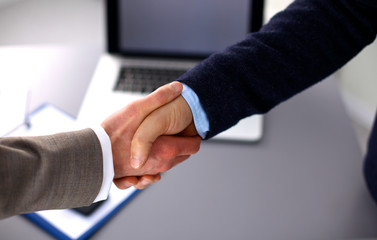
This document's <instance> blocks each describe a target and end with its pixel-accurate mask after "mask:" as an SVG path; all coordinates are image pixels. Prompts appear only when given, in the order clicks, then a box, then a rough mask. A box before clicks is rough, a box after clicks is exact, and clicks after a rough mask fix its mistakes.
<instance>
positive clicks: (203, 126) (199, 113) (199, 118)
mask: <svg viewBox="0 0 377 240" xmlns="http://www.w3.org/2000/svg"><path fill="white" fill-rule="evenodd" d="M182 85H183V90H182V97H183V98H184V99H185V100H186V102H187V104H188V105H189V106H190V109H191V112H192V115H193V118H194V124H195V128H196V131H197V132H198V134H199V136H200V137H201V138H203V139H204V138H205V137H206V136H207V133H208V131H209V121H208V118H207V114H206V112H205V111H204V109H203V107H202V105H201V104H200V101H199V98H198V95H196V93H195V92H194V90H192V89H191V88H190V87H189V86H187V85H186V84H184V83H182Z"/></svg>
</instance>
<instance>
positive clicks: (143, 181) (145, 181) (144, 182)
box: [141, 179, 151, 186]
mask: <svg viewBox="0 0 377 240" xmlns="http://www.w3.org/2000/svg"><path fill="white" fill-rule="evenodd" d="M141 184H142V185H144V186H146V185H149V184H151V182H150V181H148V180H145V179H143V180H141Z"/></svg>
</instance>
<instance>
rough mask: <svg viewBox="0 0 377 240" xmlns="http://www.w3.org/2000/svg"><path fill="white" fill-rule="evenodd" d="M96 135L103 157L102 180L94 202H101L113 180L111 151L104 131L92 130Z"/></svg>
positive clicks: (96, 128)
mask: <svg viewBox="0 0 377 240" xmlns="http://www.w3.org/2000/svg"><path fill="white" fill-rule="evenodd" d="M92 129H93V131H94V132H95V133H96V135H97V137H98V140H99V141H100V143H101V148H102V156H103V179H102V186H101V189H100V191H99V193H98V195H97V197H96V199H95V200H94V202H98V201H102V200H105V199H107V197H108V195H109V192H110V188H111V185H112V182H113V179H114V166H113V154H112V151H111V142H110V138H109V136H108V135H107V133H106V132H105V130H104V129H103V128H102V127H100V126H98V127H95V128H92Z"/></svg>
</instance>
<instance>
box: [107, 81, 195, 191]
mask: <svg viewBox="0 0 377 240" xmlns="http://www.w3.org/2000/svg"><path fill="white" fill-rule="evenodd" d="M181 91H182V84H181V83H179V82H173V83H171V84H168V85H165V86H163V87H161V88H159V89H157V90H156V91H155V92H153V93H152V94H150V95H148V96H147V97H145V98H142V99H140V100H138V101H135V102H133V103H131V104H129V105H127V106H126V107H125V108H123V109H121V110H119V111H118V112H116V113H114V114H112V115H111V116H110V117H109V118H107V119H106V120H105V121H104V122H103V123H102V124H101V126H102V127H103V128H104V129H105V131H106V133H107V134H108V136H109V137H110V141H111V145H112V152H113V162H114V173H115V176H114V183H115V184H116V185H117V187H118V188H122V189H125V188H128V187H130V186H135V187H136V188H139V189H142V188H144V187H146V186H148V185H149V184H151V183H153V182H156V181H158V180H159V179H160V178H161V176H160V174H159V173H161V172H164V171H167V170H168V169H170V168H172V167H173V166H175V165H176V164H178V163H180V162H182V161H184V160H185V159H187V158H188V157H189V156H190V155H191V154H193V153H196V152H197V151H198V150H199V146H200V138H199V137H191V138H183V137H174V136H161V137H160V138H158V139H157V140H156V141H155V144H154V145H153V147H152V149H151V150H152V151H151V154H150V159H149V161H148V164H146V165H145V167H144V168H142V169H137V170H135V169H134V168H131V165H130V156H131V155H130V147H131V140H132V137H133V135H134V133H135V132H136V130H137V128H138V127H139V125H140V124H141V123H142V122H143V120H144V119H145V118H146V117H147V116H148V115H149V114H150V113H151V112H153V111H154V110H156V109H158V108H159V107H161V106H163V105H165V104H167V103H169V102H171V101H172V100H173V99H175V98H177V97H178V96H179V95H180V94H181ZM157 127H158V125H156V128H157Z"/></svg>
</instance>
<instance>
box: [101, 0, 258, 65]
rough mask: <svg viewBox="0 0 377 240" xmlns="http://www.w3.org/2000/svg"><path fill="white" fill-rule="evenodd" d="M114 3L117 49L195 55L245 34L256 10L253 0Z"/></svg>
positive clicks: (206, 53) (123, 0) (130, 52)
mask: <svg viewBox="0 0 377 240" xmlns="http://www.w3.org/2000/svg"><path fill="white" fill-rule="evenodd" d="M111 1H113V0H109V2H111ZM116 8H117V9H116V10H114V11H116V13H112V14H115V15H116V16H117V19H116V21H117V24H116V28H114V27H112V31H117V34H115V37H116V38H117V39H116V41H115V42H116V45H117V46H116V48H113V49H116V51H117V52H119V53H121V54H123V55H146V56H172V57H198V58H205V57H208V56H209V55H210V54H212V53H213V52H216V51H220V50H222V49H224V48H225V47H227V46H229V45H231V44H234V43H236V42H239V41H241V40H242V39H244V38H245V36H246V34H247V33H249V32H250V31H251V30H252V29H251V28H252V26H253V25H252V21H253V16H252V14H253V13H254V12H255V9H254V11H253V8H255V6H254V5H253V1H251V0H189V1H186V0H119V1H118V3H117V6H116ZM260 11H262V10H260ZM108 14H111V13H110V12H108ZM256 14H258V15H260V16H259V17H261V13H256ZM254 19H255V16H254ZM113 21H114V19H113ZM109 34H112V33H109Z"/></svg>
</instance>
